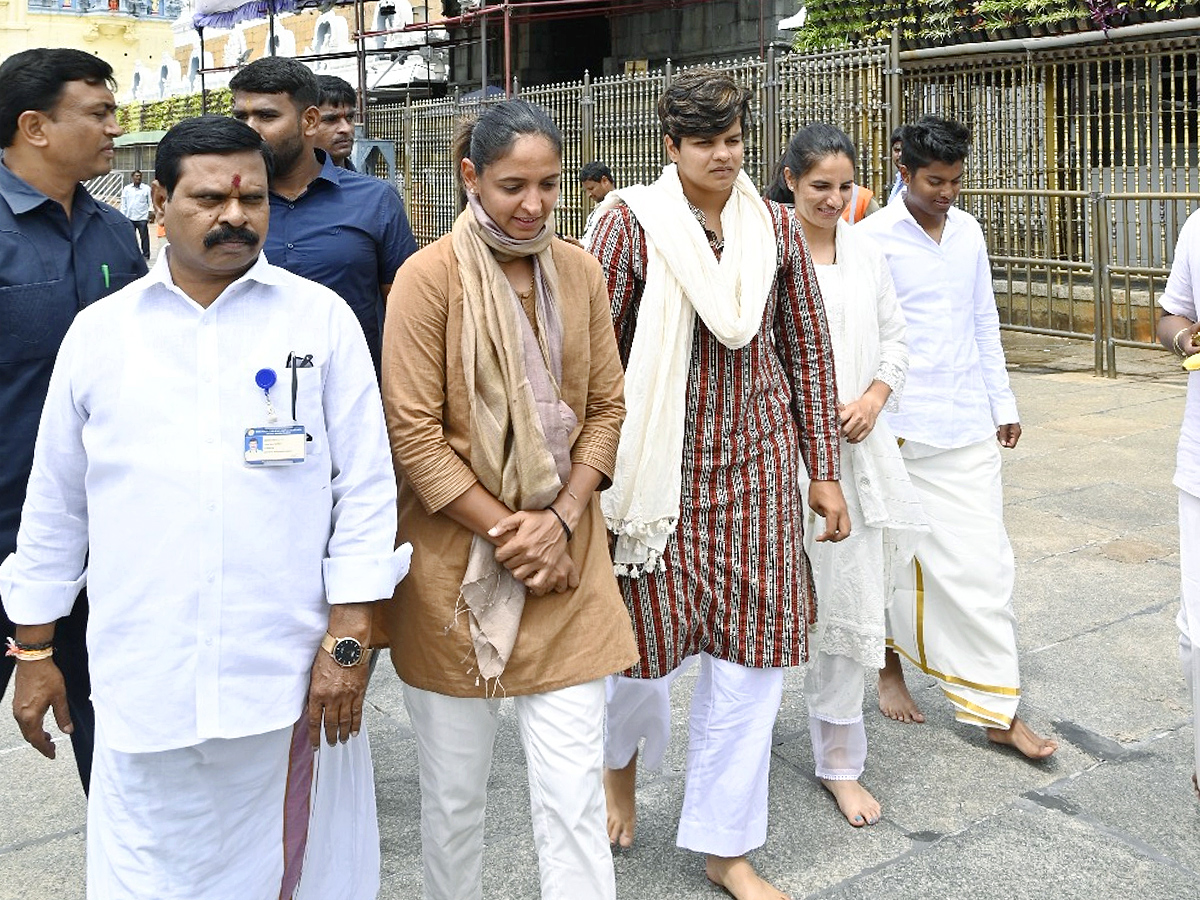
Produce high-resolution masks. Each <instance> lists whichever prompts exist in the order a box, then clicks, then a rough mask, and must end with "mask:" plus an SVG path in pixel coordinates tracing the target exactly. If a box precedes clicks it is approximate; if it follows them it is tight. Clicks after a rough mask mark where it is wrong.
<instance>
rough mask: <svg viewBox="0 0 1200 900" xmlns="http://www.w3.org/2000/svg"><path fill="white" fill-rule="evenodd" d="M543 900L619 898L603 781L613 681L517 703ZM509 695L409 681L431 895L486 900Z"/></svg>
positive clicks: (443, 899) (431, 898)
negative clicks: (491, 781)
mask: <svg viewBox="0 0 1200 900" xmlns="http://www.w3.org/2000/svg"><path fill="white" fill-rule="evenodd" d="M514 702H515V704H516V711H517V725H518V728H519V729H520V735H521V746H522V747H523V748H524V751H525V760H526V764H527V768H528V773H529V803H530V807H531V808H532V814H533V838H534V843H535V845H536V846H537V854H538V868H539V871H540V873H541V886H542V897H543V898H544V900H581V898H588V900H591V898H595V900H613V898H615V897H616V881H615V877H614V874H613V863H612V852H611V851H610V850H609V846H608V833H607V828H606V824H605V822H606V818H605V807H604V786H603V734H604V731H603V729H604V682H603V681H602V680H597V681H591V682H588V683H587V684H580V685H575V686H573V687H569V688H563V689H562V690H558V691H549V692H547V693H544V694H529V695H525V696H521V697H516V698H515V699H514ZM500 703H501V701H500V700H488V699H484V698H473V697H472V698H465V697H448V696H446V695H444V694H436V693H433V692H431V691H424V690H420V689H419V688H414V687H410V686H409V685H405V686H404V705H405V706H406V707H407V708H408V715H409V718H410V719H411V720H412V725H413V730H414V732H415V733H416V738H417V762H418V766H419V769H420V777H421V852H422V856H423V858H424V867H425V897H426V900H479V898H481V897H482V896H483V817H484V810H485V809H486V807H487V781H488V773H489V771H490V769H491V764H492V747H493V744H494V742H495V737H496V728H497V725H498V724H499V711H500Z"/></svg>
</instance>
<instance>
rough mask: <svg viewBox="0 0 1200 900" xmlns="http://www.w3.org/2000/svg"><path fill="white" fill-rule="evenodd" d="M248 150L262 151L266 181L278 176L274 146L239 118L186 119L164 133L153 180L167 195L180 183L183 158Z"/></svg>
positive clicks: (268, 182)
mask: <svg viewBox="0 0 1200 900" xmlns="http://www.w3.org/2000/svg"><path fill="white" fill-rule="evenodd" d="M246 150H250V151H253V152H258V153H261V154H262V158H263V163H264V164H265V165H266V167H267V184H268V185H269V184H270V183H271V181H272V179H273V178H274V177H275V157H274V156H273V155H272V154H271V146H270V145H269V144H268V143H267V142H266V141H264V140H263V139H262V136H261V135H260V134H259V133H258V132H257V131H255V130H254V129H253V128H251V127H250V126H249V125H247V124H246V123H245V122H239V121H238V120H237V119H231V118H229V117H228V116H195V117H194V118H191V119H184V120H183V121H182V122H180V123H179V124H178V125H176V126H175V127H174V128H172V129H171V130H170V131H168V132H167V133H166V134H164V135H163V138H162V140H161V141H159V142H158V152H157V154H156V155H155V157H154V180H155V181H157V182H158V183H159V184H161V185H162V186H163V187H164V188H166V191H167V196H168V197H170V196H171V195H172V194H173V193H174V192H175V185H177V184H179V170H180V168H181V166H182V163H183V159H184V157H187V156H205V155H209V154H219V155H225V154H229V153H242V152H244V151H246Z"/></svg>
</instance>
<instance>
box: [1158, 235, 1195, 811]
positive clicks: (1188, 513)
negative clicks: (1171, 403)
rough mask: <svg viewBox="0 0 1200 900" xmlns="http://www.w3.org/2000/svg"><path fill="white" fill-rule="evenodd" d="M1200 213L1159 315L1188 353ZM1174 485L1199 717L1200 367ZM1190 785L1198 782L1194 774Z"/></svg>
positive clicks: (1174, 343)
mask: <svg viewBox="0 0 1200 900" xmlns="http://www.w3.org/2000/svg"><path fill="white" fill-rule="evenodd" d="M1198 297H1200V213H1192V214H1191V215H1190V216H1189V217H1188V220H1187V221H1186V222H1185V223H1184V225H1183V229H1182V230H1181V231H1180V232H1179V242H1178V243H1177V244H1176V245H1175V261H1174V262H1173V263H1171V277H1170V278H1168V279H1167V289H1166V290H1165V291H1164V292H1163V295H1162V297H1161V299H1159V301H1158V304H1159V306H1161V307H1162V308H1163V312H1164V313H1165V315H1163V317H1162V318H1161V319H1159V320H1158V339H1159V340H1160V341H1161V342H1162V345H1163V346H1164V347H1166V348H1167V349H1168V350H1173V351H1175V352H1176V353H1178V354H1179V355H1180V356H1181V357H1183V358H1184V359H1187V358H1189V357H1195V355H1196V354H1197V353H1200V312H1197V306H1198V305H1200V304H1198V302H1197V298H1198ZM1174 483H1175V487H1177V488H1179V548H1180V552H1179V569H1180V576H1181V577H1180V589H1179V600H1180V603H1179V617H1178V618H1177V619H1176V622H1177V624H1178V625H1179V661H1180V662H1181V663H1182V664H1183V677H1184V680H1185V681H1186V682H1187V686H1188V693H1189V694H1190V695H1191V697H1192V708H1193V710H1194V713H1195V719H1196V721H1197V722H1200V554H1198V553H1196V547H1197V545H1198V544H1200V371H1195V370H1193V371H1192V372H1191V373H1190V374H1189V375H1188V388H1187V406H1186V408H1185V410H1184V413H1183V427H1182V428H1180V430H1179V451H1178V453H1177V455H1176V460H1175V479H1174ZM1195 737H1196V769H1197V771H1200V728H1196V729H1195ZM1192 787H1194V788H1195V789H1196V794H1197V796H1200V785H1198V784H1197V782H1196V775H1194V774H1193V775H1192Z"/></svg>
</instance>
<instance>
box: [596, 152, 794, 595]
mask: <svg viewBox="0 0 1200 900" xmlns="http://www.w3.org/2000/svg"><path fill="white" fill-rule="evenodd" d="M622 201H623V202H624V203H625V204H626V205H627V206H628V207H629V208H630V210H631V211H632V212H633V215H634V217H635V218H636V219H637V220H638V223H639V224H640V225H641V226H642V229H643V230H644V232H645V234H646V250H647V256H648V260H647V266H646V287H645V292H644V293H643V295H642V302H641V307H640V309H639V311H638V320H637V330H636V332H635V334H634V338H633V346H632V347H631V349H630V354H629V364H628V366H626V370H625V406H626V410H627V414H626V417H625V423H624V426H623V428H622V430H621V441H620V444H619V445H618V447H617V464H616V470H615V472H614V473H613V479H612V487H611V488H609V489H608V490H607V491H605V492H604V494H603V495H602V497H601V506H602V508H603V510H604V518H605V521H606V522H607V523H608V527H609V530H610V531H612V532H613V533H614V534H615V535H616V536H617V543H616V547H615V549H614V551H613V562H614V563H615V568H616V570H617V573H618V574H632V573H633V572H636V571H644V572H651V571H654V569H655V568H657V567H659V566H660V565H662V553H663V550H664V549H665V548H666V544H667V539H668V538H669V537H670V536H671V533H672V532H673V531H674V530H675V525H676V523H677V521H678V519H679V504H680V496H681V490H682V484H681V475H680V471H681V465H682V459H683V435H684V425H685V418H686V411H687V396H686V395H687V384H688V373H689V371H690V364H691V357H692V331H693V328H694V327H695V319H696V316H697V315H699V316H700V318H701V320H703V322H704V324H705V326H706V327H707V328H708V330H709V331H711V332H712V333H713V335H714V336H715V337H716V338H717V340H719V341H720V342H721V343H722V344H724V345H725V346H726V347H729V348H731V349H735V350H736V349H738V348H741V347H744V346H745V345H746V344H748V343H750V341H751V340H753V339H754V337H755V335H757V334H758V331H759V329H760V327H761V326H762V320H763V314H764V312H765V310H766V304H767V298H768V295H769V293H770V291H771V287H772V285H773V284H774V280H775V271H776V269H777V267H778V265H777V260H776V255H777V249H776V240H775V231H774V227H773V225H772V224H771V216H770V213H769V211H768V210H767V207H766V204H765V203H764V202H763V200H762V198H761V197H759V195H758V192H757V191H756V190H755V189H754V185H753V184H752V183H751V182H750V179H749V177H748V176H747V175H746V173H745V172H739V173H738V177H737V181H736V182H735V183H734V187H733V193H732V194H731V195H730V197H729V199H728V200H727V201H726V203H725V207H724V209H722V210H721V229H722V233H723V235H724V238H725V249H724V251H723V253H722V255H721V259H720V260H719V261H718V260H717V258H716V256H715V255H714V254H713V252H712V248H711V247H709V244H708V239H707V238H706V237H705V235H704V229H703V228H702V227H701V225H700V223H699V221H697V219H696V217H695V216H694V215H692V212H691V210H690V209H689V206H688V200H687V198H686V197H685V196H684V193H683V185H682V183H681V182H680V180H679V174H678V171H677V170H676V167H675V166H674V165H673V164H672V165H669V166H667V167H666V168H665V169H664V170H663V173H662V175H661V176H660V177H659V179H658V180H657V181H655V182H654V184H651V185H633V186H631V187H628V188H622V189H621V190H619V191H610V192H609V193H608V196H606V197H605V198H604V201H603V203H602V204H601V208H602V209H604V210H608V209H611V208H612V207H613V206H615V205H616V204H617V203H618V202H622Z"/></svg>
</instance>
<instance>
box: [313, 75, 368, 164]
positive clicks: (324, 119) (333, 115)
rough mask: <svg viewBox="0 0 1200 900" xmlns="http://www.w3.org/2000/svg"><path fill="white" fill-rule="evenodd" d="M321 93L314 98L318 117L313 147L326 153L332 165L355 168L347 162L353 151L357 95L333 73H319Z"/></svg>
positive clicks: (343, 80) (348, 83)
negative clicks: (319, 114) (316, 99)
mask: <svg viewBox="0 0 1200 900" xmlns="http://www.w3.org/2000/svg"><path fill="white" fill-rule="evenodd" d="M317 84H318V85H319V86H320V88H321V94H320V97H319V98H318V101H317V109H318V110H320V113H321V119H320V124H319V125H318V127H317V138H316V146H317V147H318V148H319V149H321V150H324V151H325V152H326V153H328V154H329V157H330V159H332V160H333V164H334V165H335V166H341V167H342V168H343V169H348V170H350V171H351V172H354V171H357V170H356V169H355V168H354V163H352V162H350V154H351V153H353V152H354V119H355V117H356V116H357V115H358V94H356V93H355V91H354V87H353V85H351V84H350V82H348V81H347V80H346V79H344V78H338V77H337V76H336V75H318V76H317Z"/></svg>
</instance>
